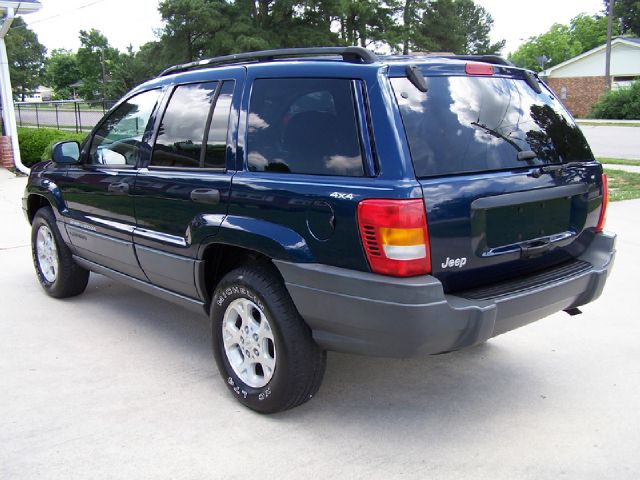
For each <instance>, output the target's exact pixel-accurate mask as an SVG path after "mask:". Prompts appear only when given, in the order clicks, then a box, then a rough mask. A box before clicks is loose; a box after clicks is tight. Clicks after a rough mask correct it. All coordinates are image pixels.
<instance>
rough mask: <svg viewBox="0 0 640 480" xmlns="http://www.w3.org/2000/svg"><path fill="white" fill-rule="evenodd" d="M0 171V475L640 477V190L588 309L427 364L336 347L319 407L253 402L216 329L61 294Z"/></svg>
mask: <svg viewBox="0 0 640 480" xmlns="http://www.w3.org/2000/svg"><path fill="white" fill-rule="evenodd" d="M0 175H2V176H1V177H0V215H1V218H2V222H0V265H1V268H0V289H1V290H0V291H1V293H0V295H1V296H2V302H1V305H2V313H1V314H0V318H1V319H0V426H1V427H0V478H2V479H37V478H46V479H65V480H68V479H74V478H78V479H84V478H92V479H101V478H105V479H106V478H108V479H113V478H144V479H149V478H152V479H155V478H157V479H167V478H193V479H201V478H225V479H228V478H232V479H233V478H238V479H240V478H242V479H246V478H265V479H273V478H277V479H288V478H292V479H305V478H366V479H370V478H380V479H389V478H416V479H425V478H454V479H466V478H475V479H492V480H493V479H514V478H519V479H520V478H525V479H526V478H531V479H540V478H571V479H574V478H576V479H577V478H579V479H590V478H593V479H603V478H611V479H616V480H620V479H637V478H638V477H639V476H640V456H639V455H638V450H639V448H640V428H639V425H640V348H639V346H638V342H639V340H638V339H640V322H639V319H640V317H639V314H638V312H639V311H640V295H639V293H638V292H639V290H638V265H640V224H639V223H638V221H637V219H638V214H639V213H640V201H627V202H623V203H615V204H612V205H611V209H610V212H609V221H608V226H609V228H610V229H611V230H613V231H617V232H618V234H619V236H620V237H619V244H618V246H619V250H618V258H617V265H616V268H615V269H614V271H613V274H612V276H611V277H610V282H609V284H608V287H607V289H606V291H605V293H604V295H603V296H602V297H601V298H600V300H599V301H598V302H596V303H595V304H593V305H589V306H586V307H584V308H583V310H584V314H583V315H579V316H575V317H569V316H568V315H566V314H557V315H553V316H551V317H549V318H547V319H545V320H542V321H540V322H537V323H535V324H533V325H530V326H528V327H525V328H522V329H520V330H518V331H515V332H511V333H508V334H505V335H503V336H501V337H498V338H495V339H493V340H491V341H490V342H489V343H487V344H486V345H483V346H480V347H477V348H474V349H470V350H466V351H462V352H457V353H452V354H448V355H441V356H436V357H430V358H422V359H412V360H389V359H375V358H363V357H357V356H349V355H340V354H330V355H329V361H328V368H327V372H326V376H325V381H324V384H323V387H322V388H321V390H320V392H319V394H318V395H317V396H316V398H314V399H313V400H312V401H311V402H309V403H307V404H305V405H304V406H302V407H300V408H297V409H294V410H291V411H289V412H285V413H282V414H278V415H273V416H261V415H258V414H255V413H252V412H251V411H249V410H246V409H244V408H242V407H241V406H240V405H239V404H237V403H236V402H235V400H234V399H233V398H232V397H231V395H230V394H228V393H227V391H226V388H225V387H224V385H223V383H222V381H221V379H220V376H219V375H218V373H217V370H216V368H215V365H214V362H213V359H212V355H211V351H210V345H209V342H210V338H209V331H208V328H207V322H206V320H205V319H204V318H203V317H200V316H197V315H193V314H190V313H188V312H186V311H184V310H182V309H180V308H178V307H175V306H173V305H171V304H169V303H165V302H163V301H160V300H157V299H155V298H153V297H150V296H147V295H145V294H142V293H138V292H135V291H132V290H130V289H128V288H126V287H124V286H122V285H119V284H117V283H115V282H113V281H111V280H108V279H106V278H105V277H102V276H99V275H92V278H91V281H90V284H89V288H88V290H87V292H86V293H85V294H84V295H82V296H80V297H77V298H74V299H70V300H64V301H59V300H53V299H50V298H48V297H47V296H46V295H45V294H44V293H43V292H42V291H41V289H40V287H39V286H38V284H37V282H36V278H35V276H34V273H33V269H32V266H31V258H30V252H29V248H28V246H27V244H28V229H27V224H26V222H25V221H24V219H23V218H22V216H21V212H20V209H19V206H18V197H19V194H20V190H21V188H22V185H23V183H24V180H20V179H19V180H16V179H8V177H7V175H6V172H5V171H1V172H0Z"/></svg>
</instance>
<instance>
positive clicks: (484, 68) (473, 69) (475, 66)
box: [464, 63, 493, 75]
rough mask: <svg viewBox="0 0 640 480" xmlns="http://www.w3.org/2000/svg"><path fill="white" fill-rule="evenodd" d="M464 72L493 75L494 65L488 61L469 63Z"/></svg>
mask: <svg viewBox="0 0 640 480" xmlns="http://www.w3.org/2000/svg"><path fill="white" fill-rule="evenodd" d="M464 72H465V73H466V74H467V75H493V66H491V65H489V64H488V63H467V64H466V65H465V66H464Z"/></svg>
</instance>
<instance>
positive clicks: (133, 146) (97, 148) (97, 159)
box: [89, 90, 160, 165]
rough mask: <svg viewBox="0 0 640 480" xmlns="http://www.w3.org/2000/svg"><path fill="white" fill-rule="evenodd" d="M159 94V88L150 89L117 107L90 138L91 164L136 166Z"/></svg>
mask: <svg viewBox="0 0 640 480" xmlns="http://www.w3.org/2000/svg"><path fill="white" fill-rule="evenodd" d="M159 96H160V91H159V90H149V91H147V92H143V93H140V94H138V95H135V96H133V97H131V98H130V99H129V100H127V101H126V102H124V103H122V104H121V105H120V106H119V107H118V108H117V109H116V110H114V111H113V112H112V113H111V114H110V115H109V117H108V118H107V119H106V121H105V122H104V123H103V124H102V126H101V127H100V128H99V130H98V131H97V132H96V133H95V135H94V136H93V139H92V140H91V148H90V150H89V163H90V164H93V165H135V164H136V163H137V161H138V159H139V157H140V152H141V150H142V148H143V147H144V143H143V141H142V137H143V136H144V132H145V130H146V129H147V125H148V123H149V118H151V114H152V113H153V110H154V108H155V106H156V104H157V102H158V97H159Z"/></svg>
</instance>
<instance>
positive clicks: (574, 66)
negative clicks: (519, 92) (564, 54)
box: [540, 37, 640, 118]
mask: <svg viewBox="0 0 640 480" xmlns="http://www.w3.org/2000/svg"><path fill="white" fill-rule="evenodd" d="M605 52H606V45H601V46H599V47H596V48H594V49H592V50H589V51H588V52H584V53H582V54H580V55H578V56H577V57H573V58H571V59H569V60H567V61H566V62H562V63H560V64H558V65H556V66H554V67H551V68H547V69H546V70H544V71H543V72H540V76H541V77H542V78H543V79H544V81H545V82H547V84H548V85H549V86H550V87H551V88H552V89H553V91H554V92H556V94H557V95H558V97H560V99H561V100H562V102H563V103H564V104H565V105H566V106H567V108H568V109H569V110H570V111H571V113H573V115H574V116H576V117H578V118H581V117H586V116H587V115H588V114H589V111H590V110H591V107H592V105H593V104H594V103H596V102H597V101H598V99H599V98H600V97H601V96H602V95H603V94H604V92H605V77H604V74H605ZM611 77H612V88H620V87H622V86H626V85H629V84H630V83H631V82H632V81H634V80H638V79H640V38H629V37H616V38H614V39H613V41H612V42H611Z"/></svg>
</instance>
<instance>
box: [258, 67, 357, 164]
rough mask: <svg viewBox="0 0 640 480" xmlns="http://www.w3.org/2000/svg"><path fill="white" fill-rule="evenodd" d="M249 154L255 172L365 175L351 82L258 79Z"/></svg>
mask: <svg viewBox="0 0 640 480" xmlns="http://www.w3.org/2000/svg"><path fill="white" fill-rule="evenodd" d="M247 152H248V158H247V160H248V166H249V170H251V171H254V172H263V171H265V172H283V173H305V174H315V175H346V176H362V175H364V168H363V165H362V154H361V150H360V137H359V134H358V126H357V122H356V115H355V104H354V99H353V93H352V88H351V81H350V80H342V79H315V78H299V79H293V78H292V79H284V78H280V79H259V80H256V81H255V82H254V84H253V88H252V93H251V101H250V105H249V128H248V136H247Z"/></svg>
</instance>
